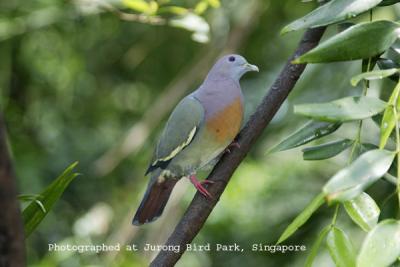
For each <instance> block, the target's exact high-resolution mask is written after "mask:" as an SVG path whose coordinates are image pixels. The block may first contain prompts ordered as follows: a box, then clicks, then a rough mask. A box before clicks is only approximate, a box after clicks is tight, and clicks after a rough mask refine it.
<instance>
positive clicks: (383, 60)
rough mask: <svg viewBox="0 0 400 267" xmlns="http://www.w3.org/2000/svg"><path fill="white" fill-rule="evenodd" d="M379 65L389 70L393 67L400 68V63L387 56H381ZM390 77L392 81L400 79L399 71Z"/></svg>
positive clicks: (382, 68)
mask: <svg viewBox="0 0 400 267" xmlns="http://www.w3.org/2000/svg"><path fill="white" fill-rule="evenodd" d="M377 64H378V67H379V68H380V69H381V70H387V69H392V68H397V69H398V68H400V65H399V64H397V63H396V62H394V61H393V60H391V59H387V58H380V59H378V61H377ZM388 78H389V79H391V80H392V81H395V82H397V81H399V73H395V74H393V75H392V76H389V77H388Z"/></svg>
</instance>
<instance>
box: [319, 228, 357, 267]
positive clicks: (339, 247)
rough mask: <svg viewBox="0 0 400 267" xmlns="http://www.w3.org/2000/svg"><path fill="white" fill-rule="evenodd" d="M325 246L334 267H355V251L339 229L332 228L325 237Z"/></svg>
mask: <svg viewBox="0 0 400 267" xmlns="http://www.w3.org/2000/svg"><path fill="white" fill-rule="evenodd" d="M326 244H327V246H328V250H329V254H331V257H332V259H333V261H334V262H335V264H336V267H354V266H356V251H355V249H354V247H353V244H352V243H351V241H350V239H349V238H348V237H347V235H346V234H345V232H343V231H342V230H341V229H339V228H337V227H335V226H334V227H332V228H331V230H330V231H329V233H328V235H327V237H326Z"/></svg>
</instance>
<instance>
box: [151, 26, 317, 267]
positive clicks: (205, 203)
mask: <svg viewBox="0 0 400 267" xmlns="http://www.w3.org/2000/svg"><path fill="white" fill-rule="evenodd" d="M324 32H325V27H320V28H315V29H309V30H307V31H306V32H305V33H304V35H303V37H302V39H301V41H300V43H299V45H298V47H297V49H296V51H295V52H294V54H293V55H292V56H291V57H290V59H289V60H288V62H287V64H286V65H285V66H284V68H283V70H282V71H281V73H280V74H279V76H278V77H277V79H276V80H275V82H274V83H273V85H272V86H271V88H270V90H269V91H268V93H267V94H266V96H265V97H264V98H263V100H262V102H261V104H260V105H259V106H258V107H257V110H256V111H255V112H254V114H253V115H252V116H251V117H250V119H249V121H248V122H247V124H246V125H245V127H244V128H243V129H242V131H241V132H240V133H239V135H238V137H237V142H238V143H239V144H240V149H234V150H233V151H232V152H231V153H226V154H225V155H224V156H223V157H222V158H221V160H220V161H219V162H218V164H217V165H216V166H215V167H214V169H213V171H212V172H211V173H210V175H209V176H208V178H207V179H209V180H212V181H214V182H215V183H214V184H213V185H212V186H210V187H209V192H210V193H211V194H212V195H213V199H211V200H210V199H205V198H204V197H203V196H202V195H201V194H199V193H197V194H196V195H195V197H194V198H193V200H192V202H191V203H190V205H189V207H188V209H187V210H186V212H185V214H184V215H183V217H182V219H181V220H180V222H179V223H178V225H177V226H176V228H175V230H174V231H173V233H172V234H171V236H170V237H169V238H168V240H167V242H166V244H165V245H167V246H168V245H175V246H177V245H179V246H180V251H179V252H178V253H175V252H173V251H161V252H160V253H158V255H157V256H156V258H155V259H154V260H153V261H152V262H151V264H150V266H151V267H169V266H174V265H175V263H176V262H177V261H178V260H179V259H180V257H181V256H182V255H183V253H184V252H185V251H186V244H190V243H191V242H192V240H193V239H194V238H195V237H196V235H197V233H198V232H199V231H200V230H201V228H202V227H203V224H204V223H205V221H206V220H207V218H208V216H209V215H210V213H211V211H212V210H213V208H214V206H215V205H216V204H217V202H218V200H219V198H220V196H221V194H222V193H223V192H224V190H225V187H226V185H227V183H228V182H229V180H230V178H231V176H232V174H233V173H234V171H235V170H236V168H237V167H238V166H239V164H240V163H241V162H242V160H243V159H244V158H245V157H246V155H247V153H248V152H249V150H250V149H251V147H252V146H253V145H254V143H255V142H256V140H257V139H258V138H259V137H260V135H261V134H262V132H263V130H264V129H265V128H266V127H267V126H268V124H269V122H270V121H271V119H272V118H273V116H274V115H275V113H276V112H277V111H278V109H279V108H280V106H281V105H282V103H283V101H284V100H285V99H286V98H287V96H288V95H289V93H290V92H291V91H292V89H293V88H294V86H295V84H296V82H297V81H298V79H299V78H300V75H301V74H302V73H303V71H304V69H305V67H306V65H305V64H299V65H293V64H291V62H292V60H293V59H294V58H296V57H298V56H299V55H301V54H304V53H305V52H307V51H309V50H311V49H312V48H314V47H315V46H316V45H317V44H318V43H319V41H320V39H321V37H322V35H323V33H324Z"/></svg>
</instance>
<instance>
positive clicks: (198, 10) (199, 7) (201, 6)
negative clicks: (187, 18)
mask: <svg viewBox="0 0 400 267" xmlns="http://www.w3.org/2000/svg"><path fill="white" fill-rule="evenodd" d="M207 8H208V2H207V1H200V2H199V3H198V4H197V5H196V6H195V8H194V13H196V14H197V15H201V14H203V13H204V11H206V10H207Z"/></svg>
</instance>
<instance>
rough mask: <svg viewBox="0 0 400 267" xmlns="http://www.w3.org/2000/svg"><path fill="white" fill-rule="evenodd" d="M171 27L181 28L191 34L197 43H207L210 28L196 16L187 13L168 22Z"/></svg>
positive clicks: (202, 19)
mask: <svg viewBox="0 0 400 267" xmlns="http://www.w3.org/2000/svg"><path fill="white" fill-rule="evenodd" d="M169 23H170V25H171V26H173V27H178V28H183V29H185V30H188V31H191V32H193V34H192V39H193V40H194V41H196V42H199V43H206V42H208V41H209V32H210V26H209V25H208V23H207V21H205V20H204V18H202V17H200V16H199V15H197V14H194V13H191V12H188V13H186V14H184V15H182V16H179V17H177V18H174V19H171V20H170V21H169Z"/></svg>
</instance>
